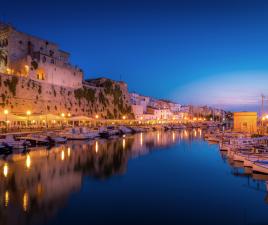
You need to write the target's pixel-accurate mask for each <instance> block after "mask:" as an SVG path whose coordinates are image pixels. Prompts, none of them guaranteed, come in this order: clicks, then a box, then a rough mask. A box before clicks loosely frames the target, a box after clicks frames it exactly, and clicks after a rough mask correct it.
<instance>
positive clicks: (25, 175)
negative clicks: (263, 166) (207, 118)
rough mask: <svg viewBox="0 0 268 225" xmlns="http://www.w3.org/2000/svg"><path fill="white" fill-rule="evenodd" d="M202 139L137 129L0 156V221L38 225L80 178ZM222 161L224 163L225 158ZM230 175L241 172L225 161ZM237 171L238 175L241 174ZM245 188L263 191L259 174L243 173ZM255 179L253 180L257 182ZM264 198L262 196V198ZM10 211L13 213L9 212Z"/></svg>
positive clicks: (116, 171) (116, 170)
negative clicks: (111, 136) (117, 136)
mask: <svg viewBox="0 0 268 225" xmlns="http://www.w3.org/2000/svg"><path fill="white" fill-rule="evenodd" d="M201 137H202V130H201V129H193V130H183V131H172V132H160V131H156V132H151V133H140V134H137V135H133V136H123V137H122V138H120V139H115V140H109V141H107V140H102V139H99V140H94V141H90V142H69V143H68V144H66V145H62V146H59V147H55V148H52V149H50V150H47V149H45V148H36V149H34V150H32V151H30V152H28V153H26V154H13V155H9V156H8V157H5V158H4V159H1V160H0V168H2V173H0V174H2V175H1V176H0V221H1V224H4V225H13V224H21V225H24V224H25V225H26V224H40V223H42V222H44V221H48V220H49V219H50V218H52V217H53V216H55V214H56V213H57V212H58V210H59V209H60V208H62V207H64V206H65V205H66V204H67V203H66V202H67V201H68V199H69V197H70V195H71V194H72V193H74V192H78V191H79V190H80V189H81V186H82V181H83V178H84V177H86V176H89V177H91V178H93V179H97V180H104V179H109V178H111V177H113V176H115V175H123V174H125V173H126V170H127V164H128V161H129V160H130V159H131V158H135V157H139V156H142V155H146V154H148V153H150V152H151V151H155V150H166V149H168V148H167V147H169V146H171V145H177V144H179V143H180V142H181V141H183V143H191V141H192V140H194V139H200V138H201ZM222 157H223V159H225V160H226V162H228V159H227V158H226V156H225V155H224V153H223V155H222ZM228 163H230V165H231V166H232V168H233V170H232V173H233V175H234V176H244V173H245V172H243V171H242V172H241V170H240V169H241V168H240V167H239V165H236V164H235V163H234V162H228ZM241 174H243V175H241ZM245 179H248V180H249V182H248V187H250V188H256V189H257V190H263V191H266V187H268V185H267V183H266V182H264V181H260V180H262V179H263V180H265V181H266V180H268V178H265V177H262V178H261V177H257V178H256V177H255V178H254V177H253V179H257V180H258V182H255V181H254V180H253V179H252V175H251V177H250V176H246V175H245ZM257 183H258V184H257ZM267 199H268V197H267ZM14 215H16V216H14Z"/></svg>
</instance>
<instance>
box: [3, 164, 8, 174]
mask: <svg viewBox="0 0 268 225" xmlns="http://www.w3.org/2000/svg"><path fill="white" fill-rule="evenodd" d="M3 174H4V176H5V177H7V175H8V164H7V163H5V165H4V167H3Z"/></svg>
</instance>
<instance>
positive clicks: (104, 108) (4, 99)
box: [0, 74, 133, 119]
mask: <svg viewBox="0 0 268 225" xmlns="http://www.w3.org/2000/svg"><path fill="white" fill-rule="evenodd" d="M98 82H99V83H90V82H87V83H85V85H83V87H82V88H79V89H74V88H66V87H61V86H56V85H51V84H47V83H43V82H38V81H34V80H31V79H28V78H24V77H18V76H12V75H6V74H0V111H1V110H3V109H8V110H9V111H10V112H11V113H14V114H17V115H25V113H26V111H27V110H31V112H32V113H33V114H50V113H51V114H60V113H65V114H67V113H71V114H72V115H86V116H93V117H94V116H95V115H96V114H98V115H99V116H100V117H101V118H107V119H114V118H122V116H123V115H126V116H127V117H128V118H132V116H133V114H132V109H131V105H130V100H129V93H128V89H127V85H126V84H125V83H122V82H115V81H112V80H109V79H101V80H99V81H98Z"/></svg>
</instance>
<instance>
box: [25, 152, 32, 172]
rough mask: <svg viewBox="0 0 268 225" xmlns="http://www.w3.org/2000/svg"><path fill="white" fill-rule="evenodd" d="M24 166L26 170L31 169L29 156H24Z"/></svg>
mask: <svg viewBox="0 0 268 225" xmlns="http://www.w3.org/2000/svg"><path fill="white" fill-rule="evenodd" d="M25 165H26V168H27V169H29V168H30V167H31V157H30V155H29V154H27V156H26V163H25Z"/></svg>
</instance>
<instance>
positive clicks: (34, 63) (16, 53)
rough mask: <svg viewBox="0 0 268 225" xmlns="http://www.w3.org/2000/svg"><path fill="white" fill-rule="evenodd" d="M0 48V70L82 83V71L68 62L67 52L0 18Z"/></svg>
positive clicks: (49, 80)
mask: <svg viewBox="0 0 268 225" xmlns="http://www.w3.org/2000/svg"><path fill="white" fill-rule="evenodd" d="M0 49H1V50H3V52H4V53H5V56H4V60H1V61H0V72H1V73H5V74H12V75H17V76H23V77H28V78H30V79H32V80H38V81H39V82H44V83H48V84H53V85H58V86H65V87H71V88H79V87H82V81H83V71H82V70H81V69H80V68H78V67H76V66H72V65H71V64H70V62H69V58H70V54H69V53H67V52H65V51H62V50H61V49H60V48H59V46H58V45H57V44H55V43H53V42H50V41H48V40H45V39H41V38H38V37H35V36H32V35H29V34H26V33H23V32H20V31H18V30H17V29H15V28H14V27H12V26H10V25H7V24H3V23H1V22H0Z"/></svg>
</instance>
